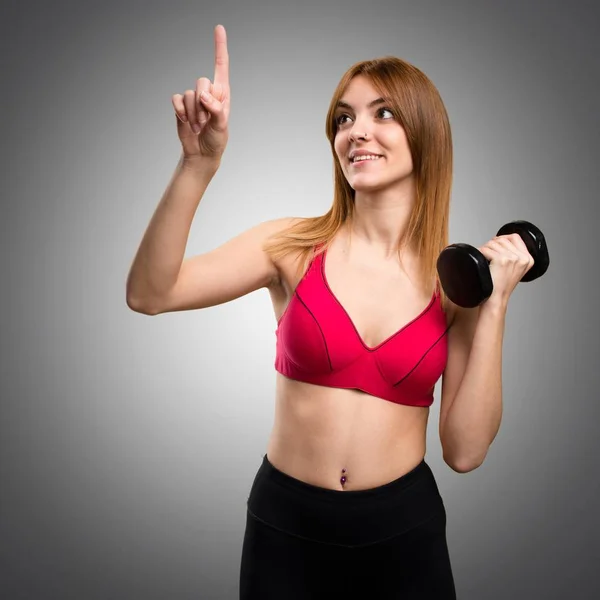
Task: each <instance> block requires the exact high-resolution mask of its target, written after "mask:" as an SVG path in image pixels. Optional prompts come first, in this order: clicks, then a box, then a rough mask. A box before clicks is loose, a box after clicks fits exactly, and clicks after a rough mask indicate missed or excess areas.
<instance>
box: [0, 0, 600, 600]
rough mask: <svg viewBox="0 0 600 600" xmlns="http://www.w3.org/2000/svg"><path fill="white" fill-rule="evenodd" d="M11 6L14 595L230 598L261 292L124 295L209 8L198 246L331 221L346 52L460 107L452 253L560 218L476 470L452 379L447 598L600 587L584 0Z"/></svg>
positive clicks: (256, 396)
mask: <svg viewBox="0 0 600 600" xmlns="http://www.w3.org/2000/svg"><path fill="white" fill-rule="evenodd" d="M17 6H18V8H17ZM216 6H218V8H216ZM1 10H2V12H1V14H0V22H1V23H2V25H1V28H2V29H1V31H0V33H1V35H0V44H1V45H2V46H1V49H2V64H3V75H2V88H3V89H2V95H1V100H0V101H1V103H2V139H1V144H2V148H1V151H2V155H1V160H2V163H1V164H2V166H3V178H2V216H1V219H0V227H1V234H2V235H1V248H0V250H1V252H0V256H1V257H2V266H3V269H2V296H1V298H2V305H1V307H2V310H1V315H0V319H1V340H2V346H1V350H2V361H1V363H0V365H1V390H0V391H1V404H0V408H1V418H0V427H1V436H0V477H1V480H0V509H1V520H0V597H1V598H2V599H3V600H4V599H7V600H21V599H23V600H24V599H27V600H29V599H35V600H38V599H39V600H54V599H61V600H67V599H68V600H71V599H73V600H81V599H86V600H96V599H102V600H121V599H135V600H137V599H144V600H155V599H167V598H169V599H170V598H173V599H177V600H185V599H192V598H194V599H197V598H211V599H212V598H214V599H232V598H236V597H237V593H238V573H239V560H240V554H241V544H242V538H243V532H244V524H245V502H246V499H247V495H248V493H249V489H250V486H251V483H252V480H253V478H254V475H255V472H256V469H257V468H258V466H259V464H260V461H261V460H262V456H263V454H264V452H265V450H266V442H267V439H268V435H269V432H270V429H271V427H272V422H273V408H274V381H275V372H274V369H273V359H274V350H275V335H274V331H275V319H274V316H273V313H272V308H271V305H270V302H269V297H268V293H267V292H266V291H265V290H261V291H260V292H257V293H255V294H250V295H249V296H246V297H244V298H241V299H239V300H237V301H235V302H232V303H229V304H226V305H223V306H219V307H214V308H211V309H207V310H205V311H194V312H184V313H175V314H166V315H161V316H158V317H155V318H151V317H147V316H143V315H140V314H136V313H134V312H132V311H130V310H129V309H128V308H127V306H126V303H125V279H126V275H127V272H128V269H129V266H130V264H131V260H132V258H133V256H134V254H135V251H136V249H137V246H138V244H139V242H140V240H141V236H142V234H143V232H144V230H145V228H146V225H147V223H148V220H149V219H150V217H151V215H152V213H153V211H154V208H155V206H156V204H157V202H158V200H159V198H160V196H161V195H162V193H163V191H164V189H165V186H166V185H167V183H168V181H169V178H170V177H171V174H172V172H173V169H174V167H175V165H176V162H177V159H178V156H179V151H180V146H179V142H178V139H177V136H176V131H175V122H174V115H173V111H172V107H171V103H170V97H171V95H172V94H174V93H177V92H183V91H184V90H185V89H187V88H190V87H193V86H194V82H195V79H196V78H197V77H199V76H202V75H206V76H208V77H211V78H212V76H213V41H212V31H213V27H214V26H215V25H216V24H217V23H223V24H224V25H225V27H226V28H227V31H228V36H229V48H230V57H231V85H232V94H233V96H232V98H233V100H232V114H231V121H230V124H231V134H230V142H229V146H228V149H227V151H226V154H225V157H224V160H223V163H222V167H221V169H220V171H219V173H218V174H217V176H216V178H215V179H214V180H213V182H212V183H211V185H210V187H209V189H208V191H207V193H206V195H205V197H204V199H203V201H202V203H201V205H200V208H199V210H198V213H197V216H196V219H195V220H194V223H193V225H192V230H191V234H190V238H189V244H188V248H187V253H186V254H187V255H193V254H196V253H200V252H205V251H207V250H209V249H211V248H213V247H215V246H216V245H217V244H220V243H222V242H224V241H225V240H227V239H229V238H230V237H232V236H234V235H236V234H237V233H239V232H241V231H243V230H244V229H247V228H248V227H251V226H252V225H254V224H257V223H258V222H260V221H263V220H266V219H271V218H276V217H280V216H289V215H307V216H308V215H316V214H321V213H323V212H324V211H326V210H327V209H328V207H329V206H330V203H331V198H332V168H331V164H332V159H331V156H330V151H329V148H328V145H327V141H326V139H325V136H324V118H325V113H326V110H327V105H328V102H329V99H330V97H331V94H332V92H333V90H334V87H335V85H336V84H337V81H338V80H339V78H340V76H341V75H342V73H343V72H344V71H345V70H346V69H347V68H348V67H349V66H350V65H351V64H352V63H354V62H355V61H358V60H362V59H365V58H372V57H376V56H382V55H385V54H395V55H397V56H401V57H403V58H405V59H407V60H409V61H411V62H413V63H414V64H416V65H417V66H419V67H420V68H421V69H423V70H424V71H425V72H426V73H427V74H428V75H429V76H430V77H431V79H432V80H433V81H434V83H435V84H436V85H437V86H438V88H439V90H440V92H441V94H442V96H443V98H444V100H445V103H446V106H447V109H448V112H449V115H450V119H451V123H452V127H453V135H454V141H455V157H456V164H455V183H454V188H453V200H452V213H451V216H452V218H451V241H454V242H458V241H462V242H469V243H472V244H475V245H480V244H482V243H484V242H485V241H487V240H488V239H489V238H490V237H492V236H493V235H494V234H495V232H496V231H497V229H498V228H499V227H500V225H502V224H503V223H505V222H507V221H510V220H513V219H516V218H524V219H528V220H531V221H533V222H535V223H536V224H538V226H539V227H540V228H541V229H542V230H543V231H544V233H545V234H546V237H547V240H548V243H549V248H550V255H551V265H550V269H549V271H548V273H547V274H546V275H545V276H544V277H543V278H542V279H540V280H538V281H536V282H534V283H531V284H523V285H521V286H518V287H517V289H516V291H515V293H514V294H513V297H512V299H511V301H510V305H509V312H508V316H507V321H506V335H505V346H504V418H503V422H502V427H501V429H500V432H499V434H498V437H497V438H496V440H495V442H494V443H493V445H492V448H491V450H490V452H489V455H488V457H487V459H486V461H485V463H484V464H483V466H482V467H481V468H479V469H477V470H475V471H473V472H471V473H469V474H463V475H461V474H457V473H454V472H453V471H452V470H450V469H449V468H448V467H447V466H446V465H445V464H444V462H443V460H442V457H441V451H440V444H439V439H438V437H437V425H438V417H439V386H438V387H437V389H436V401H435V403H434V405H433V407H432V411H431V418H430V428H429V432H428V442H429V444H428V452H427V460H428V462H429V464H430V465H431V466H432V469H433V471H434V473H435V475H436V478H437V480H438V484H439V486H440V489H441V492H442V495H443V497H444V501H445V504H446V508H447V512H448V543H449V548H450V553H451V558H452V562H453V567H454V571H455V578H456V586H457V590H458V596H459V598H460V599H464V600H467V599H496V598H497V599H501V598H502V599H505V598H518V599H530V598H544V599H546V600H550V599H564V598H577V599H587V598H589V599H592V598H598V597H599V594H600V583H599V582H598V572H597V564H598V556H600V548H599V545H600V544H599V541H598V537H599V536H598V534H599V527H598V525H599V520H600V519H599V516H598V508H597V503H598V500H597V499H598V492H599V487H600V486H599V483H598V474H599V472H600V468H599V461H598V451H599V450H600V444H599V442H598V420H599V417H600V408H599V406H598V383H599V377H598V352H599V342H598V305H599V300H600V298H599V292H598V282H597V279H598V267H597V262H596V247H597V236H596V231H597V226H598V219H599V211H598V207H597V205H598V201H599V196H598V183H599V181H598V167H597V164H598V158H599V152H598V133H599V132H600V119H599V116H598V107H599V105H600V91H599V84H598V76H599V74H600V73H599V71H600V69H599V58H598V56H599V50H600V43H599V40H598V33H597V32H598V18H597V15H596V14H595V9H594V8H593V3H592V2H582V1H579V2H571V3H567V2H563V3H560V4H559V3H555V2H536V3H527V2H526V3H524V4H521V3H518V2H514V1H511V2H498V3H492V2H472V3H467V2H445V1H442V0H438V1H437V2H432V1H425V2H423V1H421V2H418V3H417V2H412V1H411V2H391V1H388V2H372V3H370V4H369V3H364V2H363V3H359V2H344V3H342V2H339V3H334V2H329V3H324V5H323V6H321V7H320V8H318V7H317V6H316V4H315V5H314V6H313V5H304V6H301V5H300V4H295V3H292V2H273V1H271V2H260V5H259V4H258V3H253V2H247V3H243V2H242V1H239V2H235V3H234V2H216V3H214V4H208V3H206V2H204V3H200V2H189V3H182V2H180V3H176V2H169V3H167V2H163V3H158V2H146V3H142V2H135V3H134V2H129V3H123V2H119V3H116V2H105V3H104V4H103V5H102V6H101V5H100V3H89V2H87V3H86V2H54V3H47V4H44V3H41V2H29V3H16V2H5V3H3V4H2V9H1ZM250 148H252V151H250ZM594 507H596V508H594ZM343 581H345V582H347V585H348V586H350V587H351V585H352V575H351V573H347V574H345V576H344V578H343ZM345 595H346V591H345V588H344V587H343V585H342V586H341V588H340V597H344V596H345Z"/></svg>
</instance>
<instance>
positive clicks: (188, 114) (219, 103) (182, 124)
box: [172, 25, 230, 162]
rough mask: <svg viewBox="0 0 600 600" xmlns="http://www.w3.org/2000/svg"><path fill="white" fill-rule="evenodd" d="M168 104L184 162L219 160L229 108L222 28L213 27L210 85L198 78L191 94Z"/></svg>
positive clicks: (225, 36)
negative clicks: (212, 75) (213, 42)
mask: <svg viewBox="0 0 600 600" xmlns="http://www.w3.org/2000/svg"><path fill="white" fill-rule="evenodd" d="M205 94H206V96H205ZM172 102H173V107H174V108H175V115H176V117H177V119H176V120H177V135H178V136H179V139H180V141H181V145H182V147H183V158H184V160H186V161H190V162H193V161H194V160H195V159H198V158H211V159H215V160H220V159H221V156H222V155H223V152H224V151H225V147H226V145H227V139H228V137H229V132H228V120H229V108H230V89H229V54H228V53H227V34H226V32H225V28H224V27H223V25H217V26H216V27H215V78H214V82H213V83H212V84H211V82H210V79H208V78H206V77H201V78H200V79H198V80H197V81H196V89H195V90H186V91H185V93H184V94H183V95H182V94H175V95H174V96H173V97H172Z"/></svg>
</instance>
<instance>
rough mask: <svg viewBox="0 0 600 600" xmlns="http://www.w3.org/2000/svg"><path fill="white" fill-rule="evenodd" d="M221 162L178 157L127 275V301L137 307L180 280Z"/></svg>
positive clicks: (159, 295) (146, 303) (149, 301)
mask: <svg viewBox="0 0 600 600" xmlns="http://www.w3.org/2000/svg"><path fill="white" fill-rule="evenodd" d="M218 168H219V162H218V161H213V160H208V159H202V160H199V161H196V162H195V163H189V162H186V161H184V160H183V158H180V159H179V162H178V164H177V167H176V169H175V172H174V173H173V176H172V178H171V181H170V182H169V185H168V186H167V188H166V190H165V192H164V194H163V196H162V198H161V200H160V202H159V204H158V206H157V208H156V210H155V212H154V215H153V216H152V218H151V220H150V223H149V225H148V227H147V229H146V232H145V234H144V237H143V238H142V241H141V243H140V246H139V248H138V251H137V253H136V255H135V258H134V260H133V263H132V266H131V268H130V271H129V275H128V277H127V285H126V293H127V304H128V305H129V306H130V307H132V308H136V309H141V308H142V307H144V306H147V305H148V304H151V303H152V300H153V299H154V298H160V297H161V296H162V295H164V294H165V293H167V291H168V290H169V289H171V287H172V286H173V285H174V284H175V282H176V281H177V276H178V274H179V271H180V269H181V264H182V262H183V257H184V254H185V248H186V245H187V240H188V237H189V233H190V229H191V225H192V221H193V218H194V214H195V213H196V210H197V208H198V205H199V203H200V200H201V199H202V196H203V195H204V192H205V191H206V188H207V187H208V184H209V183H210V181H211V180H212V178H213V177H214V175H215V173H216V172H217V170H218Z"/></svg>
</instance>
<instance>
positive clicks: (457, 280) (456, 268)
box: [437, 221, 550, 308]
mask: <svg viewBox="0 0 600 600" xmlns="http://www.w3.org/2000/svg"><path fill="white" fill-rule="evenodd" d="M511 233H518V234H519V235H520V236H521V239H522V240H523V241H524V242H525V245H526V246H527V251H528V252H529V254H531V256H532V258H533V260H534V265H533V266H532V267H531V269H529V271H527V273H525V275H524V276H523V278H522V279H521V281H523V282H526V281H533V280H534V279H537V278H538V277H541V276H542V275H543V274H544V273H545V272H546V271H547V270H548V265H549V264H550V258H549V257H548V247H547V246H546V239H545V238H544V234H543V233H542V232H541V231H540V230H539V229H538V228H537V227H536V226H535V225H532V224H531V223H529V222H528V221H512V222H510V223H507V224H506V225H503V226H502V227H501V228H500V229H499V230H498V233H497V234H496V235H497V236H499V235H509V234H511ZM489 264H490V261H489V260H487V258H486V257H485V256H484V255H483V254H482V253H481V252H480V251H479V250H478V249H477V248H475V247H474V246H470V245H469V244H451V245H450V246H448V247H446V248H444V250H442V252H441V253H440V255H439V257H438V260H437V272H438V275H439V277H440V283H441V284H442V288H444V291H445V292H446V295H447V296H448V298H450V300H452V302H454V304H457V305H458V306H462V307H464V308H474V307H475V306H479V305H480V304H481V303H482V302H484V301H485V300H487V299H488V298H489V297H490V296H491V294H492V291H493V290H494V285H493V283H492V276H491V273H490V267H489Z"/></svg>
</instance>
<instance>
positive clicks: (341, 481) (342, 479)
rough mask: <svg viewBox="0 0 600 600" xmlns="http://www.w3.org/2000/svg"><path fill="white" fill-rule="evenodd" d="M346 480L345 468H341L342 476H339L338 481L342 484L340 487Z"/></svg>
mask: <svg viewBox="0 0 600 600" xmlns="http://www.w3.org/2000/svg"><path fill="white" fill-rule="evenodd" d="M347 480H348V478H347V477H346V469H342V476H341V477H340V483H341V484H342V487H343V486H344V485H345V484H346V481H347Z"/></svg>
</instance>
